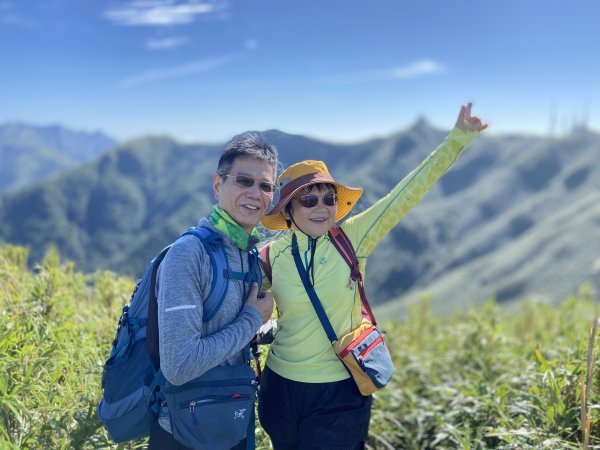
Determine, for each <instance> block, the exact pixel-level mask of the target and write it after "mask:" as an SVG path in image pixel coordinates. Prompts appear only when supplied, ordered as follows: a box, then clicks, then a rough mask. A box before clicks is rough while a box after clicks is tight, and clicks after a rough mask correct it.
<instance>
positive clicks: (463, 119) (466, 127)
mask: <svg viewBox="0 0 600 450" xmlns="http://www.w3.org/2000/svg"><path fill="white" fill-rule="evenodd" d="M472 106H473V103H469V104H468V105H467V106H464V105H463V106H461V107H460V113H458V119H456V127H457V128H460V129H461V130H463V131H478V132H481V131H483V130H485V129H486V128H487V124H484V123H482V122H481V119H480V118H479V117H477V116H472V115H471V107H472Z"/></svg>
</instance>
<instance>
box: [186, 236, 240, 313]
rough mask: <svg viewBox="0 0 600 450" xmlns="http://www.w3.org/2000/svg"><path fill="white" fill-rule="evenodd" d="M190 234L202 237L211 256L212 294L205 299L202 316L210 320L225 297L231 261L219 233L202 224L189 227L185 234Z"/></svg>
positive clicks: (201, 239)
mask: <svg viewBox="0 0 600 450" xmlns="http://www.w3.org/2000/svg"><path fill="white" fill-rule="evenodd" d="M188 234H189V235H192V236H196V237H197V238H198V239H200V241H201V242H202V244H203V245H204V248H205V249H206V253H208V255H209V256H210V262H211V265H212V269H213V273H212V275H213V276H212V283H211V286H210V294H209V295H208V297H207V298H206V300H204V314H203V317H202V321H203V322H208V321H209V320H211V319H212V318H213V317H214V315H215V314H216V313H217V311H218V310H219V308H220V307H221V304H222V303H223V299H224V298H225V293H226V292H227V279H228V278H229V277H228V273H229V262H228V261H227V255H226V253H225V248H224V247H223V239H222V237H221V236H220V235H219V233H217V232H215V231H213V230H212V229H210V228H208V227H202V226H201V227H193V228H190V229H188V230H187V231H186V232H185V233H184V234H183V236H185V235H188Z"/></svg>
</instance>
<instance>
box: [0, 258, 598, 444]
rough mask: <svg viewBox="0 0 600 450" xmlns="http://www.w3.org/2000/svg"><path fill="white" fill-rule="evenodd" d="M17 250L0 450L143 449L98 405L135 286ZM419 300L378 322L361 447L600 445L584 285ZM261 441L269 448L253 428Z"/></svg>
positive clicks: (6, 283) (1, 303)
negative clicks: (380, 369)
mask: <svg viewBox="0 0 600 450" xmlns="http://www.w3.org/2000/svg"><path fill="white" fill-rule="evenodd" d="M27 256H28V255H27V251H26V250H25V249H23V248H20V247H14V246H4V247H0V448H3V449H4V448H6V449H41V448H51V449H100V448H105V449H108V448H110V449H117V448H119V449H125V448H127V449H132V448H138V447H141V446H143V444H144V443H143V442H137V443H129V444H127V445H120V446H117V445H115V444H111V442H110V440H109V439H108V437H107V436H106V434H105V432H104V430H103V428H102V426H101V424H100V422H99V420H98V418H97V416H96V411H95V408H96V404H97V402H98V400H99V397H100V378H101V371H102V364H103V362H104V359H105V358H106V357H107V353H108V351H109V348H110V342H111V340H112V338H113V334H114V331H115V325H116V321H117V317H118V315H119V313H120V307H121V305H122V304H124V303H126V302H127V301H128V300H129V295H130V291H131V288H132V287H133V280H131V279H128V278H122V277H118V276H116V275H114V274H112V273H110V272H97V273H94V274H93V275H84V274H82V273H79V272H76V271H75V270H74V269H73V265H72V264H70V263H67V264H60V261H59V256H58V253H57V251H56V250H53V249H50V251H49V252H48V253H47V254H46V257H45V258H44V260H43V262H42V263H41V264H39V265H38V266H37V267H36V268H35V270H34V271H31V270H29V269H28V268H27V263H26V261H27ZM428 306H429V304H428V301H426V300H423V301H422V302H421V304H420V305H419V306H418V307H417V308H415V309H414V310H412V312H411V314H410V317H409V318H408V320H406V321H405V322H402V323H385V324H384V328H385V329H386V331H387V341H388V344H389V347H390V349H391V351H392V353H393V356H394V360H395V363H396V374H395V376H394V379H393V381H392V383H391V385H390V386H389V387H388V388H386V389H384V390H382V391H380V392H378V393H377V394H376V395H375V401H374V409H373V415H372V421H371V423H372V426H371V434H370V437H369V441H368V446H369V447H370V448H373V449H415V450H416V449H487V448H490V449H491V448H497V449H541V448H545V449H579V448H598V446H600V416H599V412H598V411H599V409H600V394H599V387H600V370H599V368H598V363H597V362H595V360H594V358H593V356H594V355H593V353H594V352H593V351H592V350H593V349H594V340H595V331H593V332H592V333H590V326H591V325H592V323H593V322H594V318H595V317H596V314H597V310H598V305H597V302H596V300H595V298H594V294H593V293H592V292H591V291H590V290H588V289H585V288H584V289H582V291H581V292H580V293H579V294H578V295H576V296H573V297H570V298H568V299H566V300H565V301H564V302H563V303H562V304H561V305H559V306H558V307H552V306H548V305H544V304H535V303H525V304H522V305H521V307H519V309H518V310H516V311H512V312H511V311H507V310H503V309H500V308H498V307H497V306H496V305H495V304H493V303H491V302H490V303H487V304H486V305H485V306H483V307H479V308H477V309H472V310H469V311H466V312H460V313H457V314H456V315H455V316H454V317H444V318H442V317H433V316H432V315H431V314H430V313H429V309H428ZM582 394H583V395H582ZM582 406H583V408H582ZM582 424H583V425H582ZM584 441H587V442H584ZM257 444H258V445H257V447H258V448H269V446H268V439H267V437H266V436H265V435H264V433H263V432H262V431H261V430H260V428H259V429H258V442H257Z"/></svg>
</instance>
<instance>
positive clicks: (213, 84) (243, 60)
mask: <svg viewBox="0 0 600 450" xmlns="http://www.w3.org/2000/svg"><path fill="white" fill-rule="evenodd" d="M599 23H600V1H597V0H588V1H583V0H582V1H578V0H570V1H567V0H564V1H557V0H545V1H542V0H537V1H526V0H520V1H514V0H504V1H484V0H478V1H442V0H438V1H430V0H421V1H417V0H414V1H401V0H397V1H391V0H390V1H383V0H373V1H371V2H368V1H364V0H363V1H356V0H343V1H342V0H318V1H317V0H296V1H292V0H237V1H233V0H230V1H220V0H219V1H217V0H215V1H200V0H198V1H196V0H44V1H37V0H0V123H2V122H7V121H22V122H28V123H32V124H38V125H45V124H56V123H59V124H61V125H64V126H67V127H70V128H74V129H80V130H88V131H92V130H102V131H104V132H106V133H108V134H110V135H112V136H114V137H116V138H118V139H123V140H124V139H129V138H133V137H138V136H140V135H144V134H168V135H171V136H173V137H175V138H177V139H180V140H183V141H201V142H214V141H225V140H227V139H229V138H231V137H232V136H233V135H235V134H237V133H239V132H242V131H246V130H249V129H252V130H266V129H271V128H278V129H281V130H283V131H286V132H289V133H301V134H306V135H309V136H313V137H319V138H323V139H326V140H331V141H345V142H348V141H354V140H358V139H363V138H367V137H372V136H383V135H386V134H389V133H392V132H395V131H398V130H401V129H403V128H406V127H408V126H410V124H411V123H412V122H414V121H415V120H416V118H417V117H420V116H424V117H426V118H427V119H428V120H429V121H430V122H432V123H433V124H434V125H436V126H439V127H442V128H449V127H450V126H451V125H452V124H453V123H454V120H455V117H456V114H457V112H458V109H459V106H460V104H461V103H462V102H466V101H473V102H474V103H475V107H474V112H475V113H477V114H479V115H481V116H482V117H483V118H484V119H485V120H487V121H488V122H489V124H490V129H489V132H490V133H506V132H527V133H536V134H543V133H548V132H550V131H551V130H553V131H554V132H555V133H563V132H566V131H567V130H569V129H570V128H571V127H572V126H573V123H576V122H582V121H584V120H585V121H586V122H587V123H588V125H589V127H590V128H592V129H594V130H597V131H598V130H600V25H599Z"/></svg>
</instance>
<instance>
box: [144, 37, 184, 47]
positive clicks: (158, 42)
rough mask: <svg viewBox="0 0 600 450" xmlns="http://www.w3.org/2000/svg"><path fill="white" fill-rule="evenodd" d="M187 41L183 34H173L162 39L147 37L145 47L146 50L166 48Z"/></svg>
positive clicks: (178, 45) (177, 45)
mask: <svg viewBox="0 0 600 450" xmlns="http://www.w3.org/2000/svg"><path fill="white" fill-rule="evenodd" d="M187 42H188V39H187V38H186V37H184V36H173V37H168V38H163V39H148V40H147V41H146V48H147V49H148V50H166V49H169V48H175V47H180V46H182V45H184V44H186V43H187Z"/></svg>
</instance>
